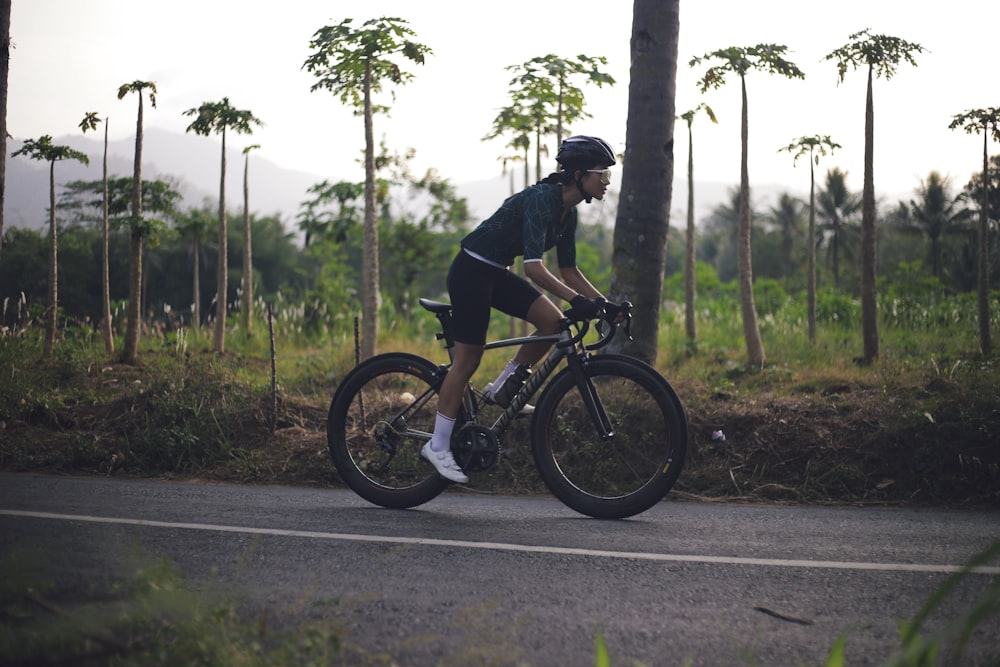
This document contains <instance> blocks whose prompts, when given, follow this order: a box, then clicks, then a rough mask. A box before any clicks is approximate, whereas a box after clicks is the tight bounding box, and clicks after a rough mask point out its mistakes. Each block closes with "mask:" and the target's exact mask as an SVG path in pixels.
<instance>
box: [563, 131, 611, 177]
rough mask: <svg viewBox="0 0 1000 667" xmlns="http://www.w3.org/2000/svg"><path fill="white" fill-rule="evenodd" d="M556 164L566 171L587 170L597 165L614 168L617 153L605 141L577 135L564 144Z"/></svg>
mask: <svg viewBox="0 0 1000 667" xmlns="http://www.w3.org/2000/svg"><path fill="white" fill-rule="evenodd" d="M556 162H558V163H559V164H561V165H562V166H563V168H564V169H571V168H579V169H587V168H589V167H593V166H594V165H597V164H603V165H607V166H609V167H613V166H614V164H615V152H614V151H613V150H611V146H609V145H608V142H606V141H604V139H601V138H599V137H588V136H587V135H585V134H577V135H574V136H572V137H570V138H569V139H566V140H565V141H563V142H562V145H561V146H560V147H559V153H558V154H556Z"/></svg>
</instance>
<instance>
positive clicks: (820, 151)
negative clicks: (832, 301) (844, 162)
mask: <svg viewBox="0 0 1000 667" xmlns="http://www.w3.org/2000/svg"><path fill="white" fill-rule="evenodd" d="M835 148H840V144H837V143H834V142H833V141H832V140H831V139H830V137H829V135H819V134H816V135H813V136H811V137H799V138H798V139H796V140H795V141H793V142H792V143H790V144H789V145H788V146H786V147H784V148H782V149H780V150H782V151H788V152H789V153H794V157H793V158H792V163H793V164H794V163H796V162H798V160H799V158H800V157H802V156H803V155H805V154H807V153H808V155H809V233H808V235H807V237H806V244H807V250H806V254H807V257H806V262H807V265H808V267H807V272H808V277H807V287H806V302H807V303H806V310H807V311H808V314H807V319H808V321H809V323H808V327H809V340H816V173H815V165H818V164H819V159H820V157H822V156H825V155H826V153H827V151H828V150H829V151H830V152H831V153H832V152H833V150H834V149H835Z"/></svg>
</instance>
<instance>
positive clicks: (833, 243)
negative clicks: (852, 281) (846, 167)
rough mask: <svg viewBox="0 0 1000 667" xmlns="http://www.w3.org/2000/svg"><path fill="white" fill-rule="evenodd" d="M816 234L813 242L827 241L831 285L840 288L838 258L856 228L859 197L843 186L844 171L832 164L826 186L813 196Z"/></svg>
mask: <svg viewBox="0 0 1000 667" xmlns="http://www.w3.org/2000/svg"><path fill="white" fill-rule="evenodd" d="M816 203H817V205H818V208H817V215H818V216H819V224H818V225H817V231H818V232H819V235H818V236H817V239H816V245H817V246H818V245H820V244H822V243H824V242H825V243H826V244H827V258H828V261H829V262H830V266H831V270H832V272H833V286H834V287H835V288H839V287H840V259H841V254H842V253H847V252H851V251H852V249H853V243H852V242H851V241H852V240H853V239H854V238H855V235H856V234H855V232H856V229H857V223H856V219H857V215H858V212H859V211H860V210H861V204H862V202H861V197H859V196H858V195H857V194H854V193H852V192H850V191H849V190H848V189H847V172H845V171H842V170H841V169H838V168H836V167H834V168H833V169H830V170H829V171H827V172H826V187H824V188H823V189H822V190H820V192H819V194H818V195H817V197H816Z"/></svg>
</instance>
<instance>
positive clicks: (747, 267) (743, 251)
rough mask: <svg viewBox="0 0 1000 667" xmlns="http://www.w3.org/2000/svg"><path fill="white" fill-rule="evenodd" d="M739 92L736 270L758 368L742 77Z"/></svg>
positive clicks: (750, 358) (746, 334)
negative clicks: (741, 99)
mask: <svg viewBox="0 0 1000 667" xmlns="http://www.w3.org/2000/svg"><path fill="white" fill-rule="evenodd" d="M740 88H741V90H742V93H743V118H742V122H741V124H740V143H741V144H742V147H743V149H742V155H741V157H740V213H739V216H740V217H739V229H738V231H737V234H736V236H737V241H736V244H737V249H736V259H737V269H738V272H739V284H740V309H741V310H742V311H743V338H744V340H745V341H746V345H747V363H749V365H750V366H753V367H755V368H760V367H762V366H763V365H764V343H763V341H762V340H761V338H760V327H759V326H758V324H757V307H756V306H755V304H754V300H753V262H752V259H751V252H750V176H749V172H748V169H747V151H748V149H747V139H748V135H749V132H748V128H749V122H748V117H749V114H748V110H747V84H746V79H745V78H744V77H740Z"/></svg>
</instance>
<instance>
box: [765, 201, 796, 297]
mask: <svg viewBox="0 0 1000 667" xmlns="http://www.w3.org/2000/svg"><path fill="white" fill-rule="evenodd" d="M802 208H803V203H802V201H801V200H799V199H798V198H796V197H793V196H792V195H790V194H788V193H787V192H783V193H781V195H780V196H779V197H778V203H777V204H776V205H774V206H772V207H770V211H769V212H768V213H767V216H766V219H767V220H768V221H769V222H770V223H771V225H773V226H774V228H775V229H776V231H777V233H778V234H779V235H780V236H781V254H780V255H779V258H780V260H781V275H782V276H784V277H788V276H789V275H791V274H792V273H794V272H796V271H797V268H796V264H799V262H798V261H797V260H796V259H795V253H794V249H795V246H796V245H797V242H796V240H797V238H798V237H799V235H800V234H801V229H802Z"/></svg>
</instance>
